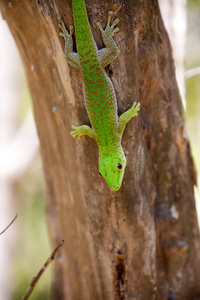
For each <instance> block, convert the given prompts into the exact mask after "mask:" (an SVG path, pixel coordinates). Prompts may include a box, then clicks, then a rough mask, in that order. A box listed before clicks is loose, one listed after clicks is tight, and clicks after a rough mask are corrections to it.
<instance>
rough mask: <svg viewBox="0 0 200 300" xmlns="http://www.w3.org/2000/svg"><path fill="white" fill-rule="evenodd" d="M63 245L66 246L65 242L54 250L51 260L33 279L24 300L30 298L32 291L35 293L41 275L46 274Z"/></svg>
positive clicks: (48, 260)
mask: <svg viewBox="0 0 200 300" xmlns="http://www.w3.org/2000/svg"><path fill="white" fill-rule="evenodd" d="M63 244H64V240H62V242H61V243H60V244H59V245H58V246H57V247H56V248H55V249H54V251H53V252H52V253H51V255H50V256H49V258H48V259H47V261H46V262H45V264H44V265H43V267H42V269H40V271H39V272H38V274H37V276H36V277H33V280H32V281H31V284H30V285H29V287H28V289H27V290H26V293H25V295H24V296H23V298H22V300H26V299H28V298H29V296H30V294H31V293H32V291H33V289H34V287H35V285H36V283H37V282H38V280H39V279H40V277H41V275H42V274H43V273H44V271H45V270H46V268H47V267H48V265H49V264H50V263H51V262H52V261H53V260H54V257H55V255H56V253H57V252H58V250H59V249H60V247H62V246H63Z"/></svg>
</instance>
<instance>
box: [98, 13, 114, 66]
mask: <svg viewBox="0 0 200 300" xmlns="http://www.w3.org/2000/svg"><path fill="white" fill-rule="evenodd" d="M112 15H113V12H112V11H109V12H108V21H107V25H106V28H105V30H103V27H102V25H101V23H100V22H97V23H96V25H97V27H98V28H99V30H100V31H101V34H102V38H103V42H104V44H105V46H106V48H103V49H101V50H99V51H98V57H99V62H100V64H101V65H102V67H103V68H105V67H106V66H107V65H108V64H110V63H111V62H112V61H113V60H114V59H115V58H116V57H117V56H118V54H119V49H118V47H117V44H116V43H115V41H114V40H113V38H112V37H113V35H114V34H115V33H116V32H118V31H119V27H115V26H116V25H117V24H118V23H119V19H118V18H116V19H114V21H113V23H112V25H111V17H112Z"/></svg>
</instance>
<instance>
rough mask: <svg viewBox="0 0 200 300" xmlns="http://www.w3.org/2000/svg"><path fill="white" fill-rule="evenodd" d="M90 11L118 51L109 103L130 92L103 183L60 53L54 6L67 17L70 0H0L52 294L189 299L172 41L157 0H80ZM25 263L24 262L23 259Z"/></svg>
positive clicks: (185, 152) (184, 150)
mask: <svg viewBox="0 0 200 300" xmlns="http://www.w3.org/2000/svg"><path fill="white" fill-rule="evenodd" d="M86 3H87V11H88V15H89V20H90V24H91V26H92V30H93V34H94V37H95V40H96V41H97V45H98V47H99V48H101V47H102V46H103V44H102V39H101V35H100V32H99V30H97V28H96V27H95V24H96V21H97V20H99V21H101V22H102V23H103V24H104V25H105V24H106V20H107V12H108V10H113V11H116V16H118V17H119V18H120V33H118V34H116V36H115V40H116V41H117V43H118V46H119V49H120V54H119V57H118V58H117V59H116V60H115V61H114V62H113V63H112V64H111V65H110V66H109V68H108V70H107V71H108V72H109V74H110V77H111V79H112V82H113V84H114V87H115V90H116V94H117V99H118V110H119V114H121V113H122V112H124V111H125V110H127V109H128V108H130V107H131V104H132V102H133V101H140V102H141V110H140V112H139V116H138V117H137V118H134V119H133V120H132V121H131V122H129V124H128V125H127V128H126V130H125V134H124V137H123V141H122V144H123V148H124V151H125V153H126V158H127V166H126V171H125V177H124V180H123V184H122V187H121V189H120V190H119V191H118V192H112V191H111V190H109V188H108V187H107V185H106V183H105V182H104V181H103V179H102V178H101V177H100V176H99V175H98V150H97V146H96V144H95V142H94V141H93V140H92V139H90V138H89V137H84V138H83V139H82V140H81V141H76V140H73V139H72V137H71V136H70V130H71V125H72V124H75V125H80V124H89V119H88V115H87V113H86V109H85V105H84V101H83V92H82V78H81V74H80V72H79V71H76V70H74V69H73V68H71V67H69V66H68V64H67V63H66V61H65V57H64V52H63V51H64V41H63V40H62V39H61V38H59V35H58V34H59V28H58V21H57V17H58V16H59V15H62V17H63V19H64V21H65V24H66V26H67V28H69V25H70V24H73V17H72V7H71V1H70V0H67V1H61V0H55V1H47V0H46V1H45V0H43V1H33V0H31V1H25V0H20V1H19V0H16V1H15V2H13V3H12V2H9V4H8V2H7V1H6V0H1V2H0V8H1V11H2V14H3V17H4V18H5V19H6V21H7V22H8V25H9V27H10V30H11V32H12V34H13V36H14V38H15V40H16V43H17V45H18V48H19V50H20V53H21V57H22V59H23V62H24V66H25V68H26V73H27V77H28V81H29V86H30V90H31V94H32V99H33V107H34V114H35V120H36V124H37V129H38V134H39V138H40V143H41V154H42V159H43V167H44V174H45V181H46V201H47V216H48V223H49V230H50V236H51V240H52V244H53V246H54V245H56V244H57V243H58V242H60V240H61V239H63V238H64V240H65V245H64V247H63V249H62V251H61V252H60V259H57V260H56V262H55V277H54V291H55V299H59V300H60V299H73V300H74V299H95V300H96V299H141V300H144V299H145V300H148V299H159V300H160V299H161V300H162V299H181V300H184V299H187V300H188V299H191V300H194V299H196V298H198V297H200V276H199V274H200V241H199V231H198V226H197V216H196V210H195V202H194V190H193V188H194V184H195V182H196V177H195V176H196V175H195V170H194V166H193V161H192V158H191V153H190V145H189V142H188V139H187V136H186V133H185V126H184V118H183V112H182V106H181V99H180V96H179V91H178V87H177V83H176V79H175V70H174V64H173V59H172V54H171V46H170V43H169V39H168V36H167V34H166V31H165V28H164V26H163V22H162V19H161V16H160V11H159V7H158V4H157V1H156V0H149V1H141V0H135V1H132V0H123V1H111V0H107V1H98V0H93V1H92V0H90V1H89V0H88V1H86ZM30 265H31V262H30Z"/></svg>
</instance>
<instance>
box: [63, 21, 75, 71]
mask: <svg viewBox="0 0 200 300" xmlns="http://www.w3.org/2000/svg"><path fill="white" fill-rule="evenodd" d="M58 20H59V27H60V29H61V30H62V32H60V34H59V35H60V36H62V37H63V38H64V40H65V58H66V61H67V62H68V63H69V64H70V65H71V66H72V67H74V68H76V69H80V63H79V58H78V53H76V52H73V38H72V35H73V32H74V27H73V26H72V25H70V27H69V32H68V31H67V29H66V27H65V24H64V22H63V21H62V19H61V18H58Z"/></svg>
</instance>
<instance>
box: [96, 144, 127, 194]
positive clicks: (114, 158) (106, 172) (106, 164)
mask: <svg viewBox="0 0 200 300" xmlns="http://www.w3.org/2000/svg"><path fill="white" fill-rule="evenodd" d="M125 166H126V157H125V155H124V153H123V150H122V151H120V152H119V153H117V154H113V155H108V156H103V157H101V156H99V174H100V175H101V176H102V177H103V178H104V179H105V181H106V182H107V184H108V186H109V188H110V189H111V190H113V191H118V190H119V188H120V187H121V184H122V180H123V176H124V170H125Z"/></svg>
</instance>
